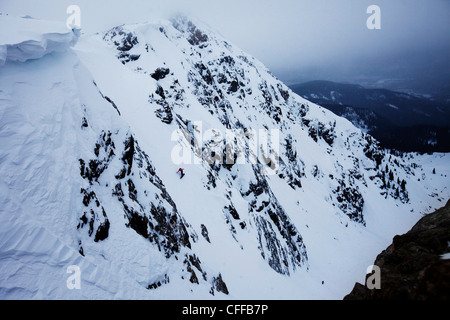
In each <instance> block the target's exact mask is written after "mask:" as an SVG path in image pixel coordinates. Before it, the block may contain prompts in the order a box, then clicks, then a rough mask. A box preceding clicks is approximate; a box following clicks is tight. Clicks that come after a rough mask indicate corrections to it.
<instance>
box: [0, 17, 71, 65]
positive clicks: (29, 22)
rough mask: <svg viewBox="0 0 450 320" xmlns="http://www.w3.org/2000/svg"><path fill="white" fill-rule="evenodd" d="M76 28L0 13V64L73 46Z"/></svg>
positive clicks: (41, 55)
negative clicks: (69, 28)
mask: <svg viewBox="0 0 450 320" xmlns="http://www.w3.org/2000/svg"><path fill="white" fill-rule="evenodd" d="M78 37H79V30H68V29H67V28H66V27H65V26H64V25H63V24H61V23H58V22H51V21H43V20H37V19H33V18H30V17H27V18H17V17H11V16H6V15H2V14H0V66H2V65H4V64H5V63H6V62H7V61H19V62H25V61H27V60H31V59H39V58H41V57H43V56H44V55H46V54H50V53H52V52H65V51H66V50H67V49H68V48H69V47H71V46H73V45H75V43H76V42H77V40H78Z"/></svg>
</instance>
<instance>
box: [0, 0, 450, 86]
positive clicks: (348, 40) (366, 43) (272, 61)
mask: <svg viewBox="0 0 450 320" xmlns="http://www.w3.org/2000/svg"><path fill="white" fill-rule="evenodd" d="M70 4H76V5H79V6H80V8H81V13H82V30H83V32H85V33H87V34H89V33H95V32H102V31H105V30H107V29H109V28H111V27H114V26H116V25H120V24H123V23H139V22H144V21H147V20H149V19H151V18H154V17H168V16H170V15H173V14H174V13H182V14H185V15H187V16H191V17H194V18H196V19H199V20H201V21H203V22H205V23H206V24H208V25H209V26H210V27H211V28H212V29H214V30H216V31H217V32H219V33H220V34H222V35H223V36H224V37H225V38H227V39H229V40H230V42H232V43H234V44H235V45H237V46H239V47H240V48H241V49H243V50H244V51H246V52H248V53H250V54H252V55H253V56H255V57H256V58H258V59H259V60H260V61H262V62H263V63H264V64H265V65H266V66H267V67H268V68H269V69H270V70H271V72H272V73H273V74H274V75H276V76H277V77H278V78H279V79H281V80H282V81H284V82H285V83H287V84H295V83H301V82H307V81H311V80H330V81H336V82H347V83H355V84H362V85H367V86H375V87H377V86H378V87H382V86H386V87H387V88H388V89H402V88H403V89H413V90H417V91H418V92H420V93H430V94H438V93H440V94H442V93H446V91H448V88H449V87H450V82H449V79H450V63H449V61H448V58H447V57H448V56H449V55H450V43H449V42H448V30H450V21H449V19H448V14H449V13H450V3H449V2H448V1H445V0H430V1H426V2H424V1H420V0H409V1H401V2H400V1H398V2H397V1H396V2H392V1H387V0H379V1H373V0H370V1H368V0H364V1H343V0H338V1H333V2H330V1H324V0H320V1H314V2H311V1H289V0H281V1H267V0H263V1H261V0H260V1H255V0H247V1H236V0H232V1H227V2H221V1H206V0H195V1H189V2H186V1H180V0H172V1H144V0H131V1H127V2H126V3H122V2H119V1H105V0H98V1H95V2H94V1H87V0H77V1H68V0H62V1H58V2H57V3H55V2H54V1H51V0H40V1H31V0H24V1H21V2H20V4H18V3H17V1H12V0H3V1H2V6H1V8H0V12H4V13H8V14H12V15H25V14H27V15H31V16H33V17H35V18H38V19H48V20H61V21H65V19H67V13H66V8H67V6H68V5H70ZM372 4H376V5H378V6H379V7H380V11H381V29H379V30H369V29H368V28H367V25H366V21H367V19H368V18H369V17H370V14H368V13H367V8H368V7H369V6H370V5H372ZM118 9H120V10H118ZM408 86H409V88H408Z"/></svg>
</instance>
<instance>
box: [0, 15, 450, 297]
mask: <svg viewBox="0 0 450 320" xmlns="http://www.w3.org/2000/svg"><path fill="white" fill-rule="evenodd" d="M37 31H38V29H36V28H34V32H37ZM44 38H45V37H44ZM52 39H53V40H52V41H56V42H57V43H58V41H63V42H64V43H66V42H65V41H66V40H67V37H53V38H52ZM1 45H3V44H2V43H0V47H1ZM52 45H53V46H54V45H56V44H55V43H52ZM8 46H9V47H8V48H15V47H17V44H14V43H8ZM41 47H42V46H41ZM58 47H60V46H58ZM41 53H42V54H41V55H39V56H33V57H35V59H32V60H30V59H26V61H25V60H24V61H23V62H21V59H15V60H14V61H9V60H7V59H5V60H6V61H5V64H4V65H3V66H2V67H1V69H0V70H1V72H0V88H1V90H0V112H1V117H0V141H1V142H0V143H1V145H2V149H1V151H0V172H1V176H2V179H1V187H0V188H1V189H0V190H1V199H0V204H1V206H0V207H1V211H2V212H1V214H0V219H1V223H0V257H1V266H2V268H1V269H2V277H1V280H0V296H1V298H2V299H10V298H20V299H22V298H35V299H36V298H46V299H48V298H50V299H51V298H69V299H71V298H82V299H109V298H117V299H186V298H187V299H191V298H203V299H205V298H206V299H212V298H231V299H259V298H261V299H336V298H337V299H340V298H342V297H344V295H345V294H346V293H348V292H349V291H350V290H351V288H352V286H353V284H354V283H355V282H357V281H359V282H361V280H362V279H364V277H365V274H364V271H365V270H366V268H367V266H368V265H370V264H372V261H373V259H374V257H375V256H376V254H377V253H378V252H379V251H381V249H382V248H384V247H386V245H387V244H389V243H390V242H391V240H392V237H393V236H394V235H396V234H398V233H401V232H405V231H407V230H408V229H409V228H410V227H411V226H412V225H414V223H415V222H417V221H418V220H419V219H420V217H421V216H422V215H423V214H425V213H428V212H431V211H433V210H434V209H436V208H438V207H439V206H441V205H442V203H443V201H444V202H445V201H446V200H447V198H448V197H449V190H448V188H447V181H448V180H447V174H448V173H449V172H448V170H449V166H448V163H449V160H448V156H447V155H445V154H435V155H425V156H419V155H416V154H404V155H402V156H400V157H399V156H396V155H394V154H390V153H388V152H387V151H385V150H384V149H382V148H381V147H380V146H379V144H378V143H377V141H376V140H375V139H373V138H372V137H371V136H370V135H368V134H366V133H364V132H362V131H361V130H359V129H357V128H356V127H354V126H353V125H352V124H351V123H350V122H349V121H347V120H345V119H343V118H340V117H337V116H335V115H334V114H333V113H331V112H329V111H327V110H325V109H324V108H322V107H320V106H318V105H316V104H314V103H311V102H309V101H307V100H305V99H303V98H301V97H300V96H298V95H296V94H294V93H293V92H292V91H291V90H290V89H289V88H288V87H287V86H285V85H284V84H283V83H282V82H280V81H279V80H278V79H276V78H275V77H274V76H273V75H272V74H271V73H270V72H269V71H268V70H267V68H266V67H265V66H264V65H263V64H262V63H261V62H259V61H258V60H256V59H255V58H253V57H252V56H250V55H248V54H246V53H245V52H243V51H242V50H240V49H238V48H237V47H236V46H234V45H233V44H231V43H230V42H228V41H226V40H225V39H223V38H222V37H221V36H219V35H218V34H217V33H215V32H214V31H213V30H211V29H210V28H208V27H206V26H204V25H202V24H201V23H199V22H196V21H193V20H190V19H188V18H186V17H182V16H178V17H176V18H174V19H172V20H160V21H153V22H148V23H141V24H135V25H122V26H118V27H115V28H112V29H110V30H107V31H106V32H103V33H101V34H97V35H94V36H90V37H85V36H81V37H80V38H79V39H78V43H77V44H76V45H75V46H74V47H73V48H67V49H66V50H64V51H61V50H58V51H48V52H45V51H44V52H41ZM16 57H17V56H16ZM180 168H183V169H184V173H185V176H184V177H183V179H180V176H179V175H178V174H177V171H178V170H179V169H180ZM74 267H75V269H74ZM71 270H78V271H79V272H78V275H79V283H78V284H79V286H78V287H76V286H72V285H69V282H70V281H72V280H73V281H75V282H76V281H77V278H76V277H75V276H76V274H71V272H70V271H71Z"/></svg>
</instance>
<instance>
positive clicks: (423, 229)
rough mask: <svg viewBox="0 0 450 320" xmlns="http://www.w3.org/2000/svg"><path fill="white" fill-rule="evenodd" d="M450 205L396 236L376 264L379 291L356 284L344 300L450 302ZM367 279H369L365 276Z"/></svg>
mask: <svg viewBox="0 0 450 320" xmlns="http://www.w3.org/2000/svg"><path fill="white" fill-rule="evenodd" d="M449 252H450V201H449V202H447V204H446V206H445V207H443V208H441V209H439V210H437V211H436V212H434V213H431V214H428V215H427V216H425V217H423V218H422V219H421V220H420V221H419V222H418V223H417V224H416V225H415V226H414V227H413V228H412V229H411V230H410V231H409V232H407V233H406V234H404V235H399V236H396V237H395V238H394V240H393V243H392V245H390V246H389V247H388V248H387V249H386V250H384V251H383V252H382V253H381V254H380V255H378V257H377V258H376V260H375V263H374V265H376V266H378V267H379V268H380V272H381V274H380V275H381V288H380V289H373V290H369V289H368V288H367V287H366V286H363V285H362V284H360V283H357V284H356V285H355V287H354V289H353V290H352V292H351V293H350V294H348V295H347V296H346V297H345V298H344V299H346V300H378V299H383V300H388V299H389V300H391V299H413V300H448V299H450V259H449V257H448V256H444V257H443V255H445V254H447V255H448V253H449ZM368 277H369V275H368Z"/></svg>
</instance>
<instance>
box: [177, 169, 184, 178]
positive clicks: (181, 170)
mask: <svg viewBox="0 0 450 320" xmlns="http://www.w3.org/2000/svg"><path fill="white" fill-rule="evenodd" d="M177 173H180V174H181V176H180V179H183V177H184V169H182V168H180V169H179V170H178V172H177Z"/></svg>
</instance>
